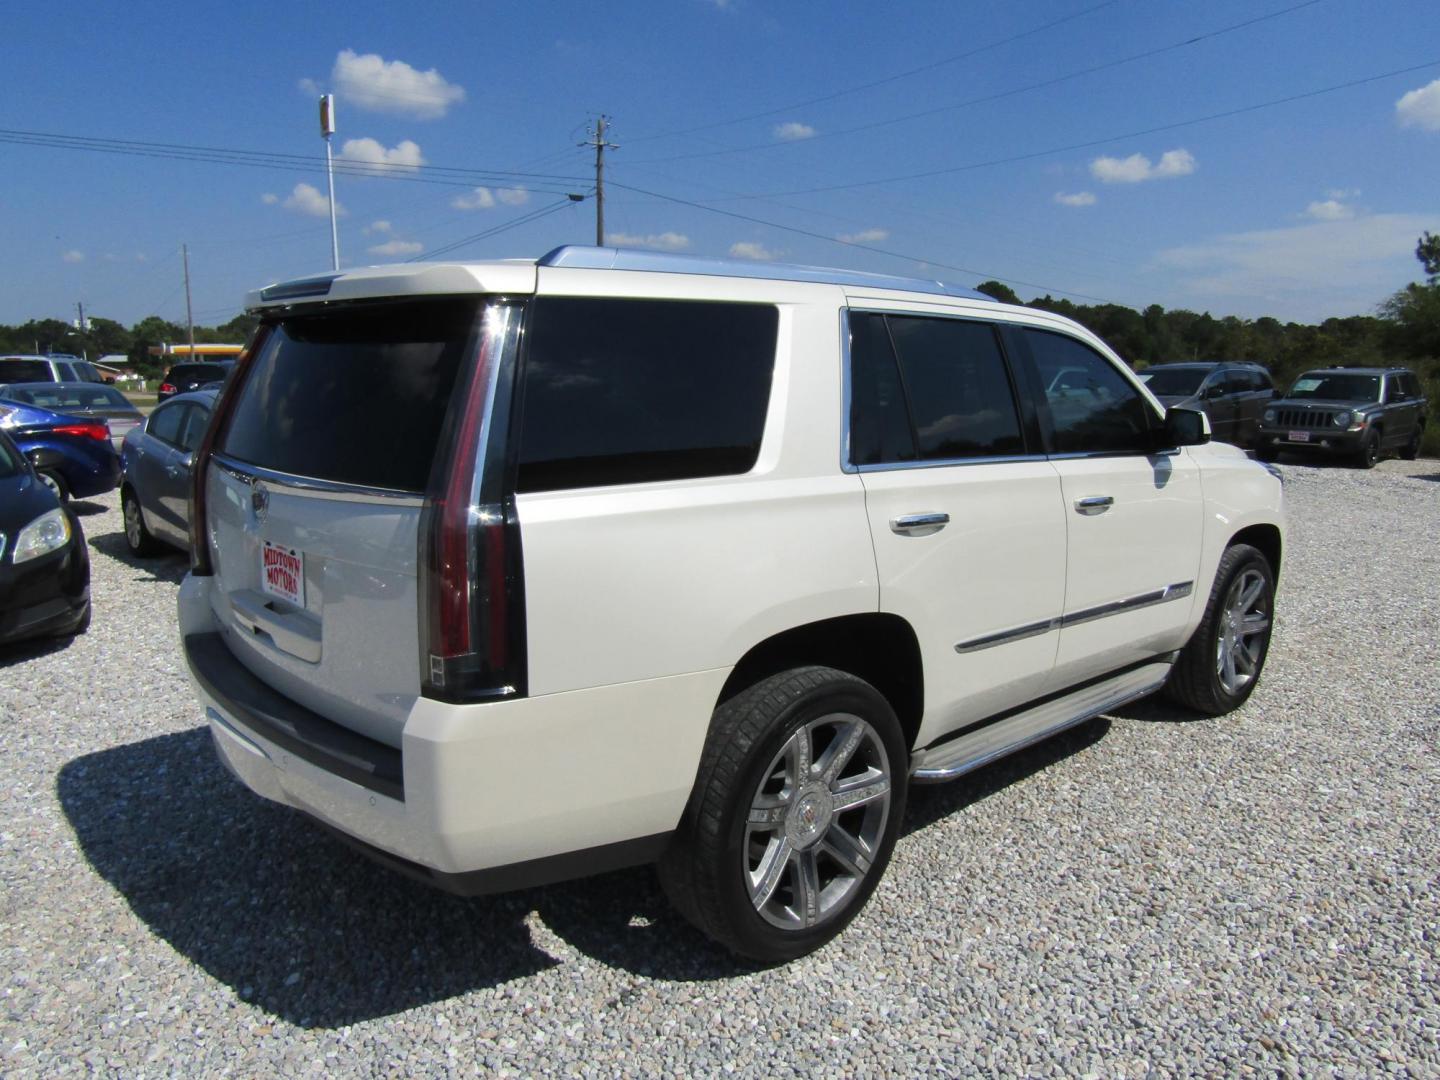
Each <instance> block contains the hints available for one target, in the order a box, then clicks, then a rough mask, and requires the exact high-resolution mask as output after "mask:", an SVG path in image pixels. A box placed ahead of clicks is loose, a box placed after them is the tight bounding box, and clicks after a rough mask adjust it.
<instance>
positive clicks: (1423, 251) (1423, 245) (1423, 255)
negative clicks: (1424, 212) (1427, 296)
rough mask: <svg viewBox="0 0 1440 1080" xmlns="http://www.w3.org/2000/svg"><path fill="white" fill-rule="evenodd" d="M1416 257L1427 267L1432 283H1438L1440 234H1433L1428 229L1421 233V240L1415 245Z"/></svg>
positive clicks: (1426, 271)
mask: <svg viewBox="0 0 1440 1080" xmlns="http://www.w3.org/2000/svg"><path fill="white" fill-rule="evenodd" d="M1415 258H1417V259H1419V260H1420V265H1421V266H1423V267H1425V273H1426V274H1428V275H1429V276H1430V284H1431V285H1434V284H1436V281H1437V279H1440V236H1431V235H1430V232H1429V230H1428V229H1427V230H1426V231H1425V232H1423V233H1421V234H1420V242H1419V243H1418V244H1416V245H1415Z"/></svg>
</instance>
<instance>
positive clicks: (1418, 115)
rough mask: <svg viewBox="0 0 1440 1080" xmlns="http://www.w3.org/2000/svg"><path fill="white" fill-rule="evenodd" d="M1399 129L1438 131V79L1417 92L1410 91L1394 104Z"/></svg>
mask: <svg viewBox="0 0 1440 1080" xmlns="http://www.w3.org/2000/svg"><path fill="white" fill-rule="evenodd" d="M1395 115H1396V116H1397V117H1399V119H1400V126H1401V127H1419V128H1424V129H1425V130H1426V131H1440V79H1436V80H1435V81H1434V82H1432V83H1430V84H1429V85H1428V86H1422V87H1420V89H1419V90H1411V91H1410V92H1409V93H1408V94H1405V95H1404V96H1403V97H1401V98H1400V100H1399V101H1397V102H1395Z"/></svg>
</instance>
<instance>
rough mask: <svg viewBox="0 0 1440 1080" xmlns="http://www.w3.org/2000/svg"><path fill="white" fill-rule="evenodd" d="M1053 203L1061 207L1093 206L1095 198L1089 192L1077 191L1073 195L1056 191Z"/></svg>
mask: <svg viewBox="0 0 1440 1080" xmlns="http://www.w3.org/2000/svg"><path fill="white" fill-rule="evenodd" d="M1055 201H1056V202H1057V203H1059V204H1060V205H1061V206H1094V205H1095V196H1094V194H1093V193H1091V192H1089V191H1077V192H1075V193H1074V194H1073V195H1071V194H1066V193H1065V192H1063V191H1057V192H1056V193H1055Z"/></svg>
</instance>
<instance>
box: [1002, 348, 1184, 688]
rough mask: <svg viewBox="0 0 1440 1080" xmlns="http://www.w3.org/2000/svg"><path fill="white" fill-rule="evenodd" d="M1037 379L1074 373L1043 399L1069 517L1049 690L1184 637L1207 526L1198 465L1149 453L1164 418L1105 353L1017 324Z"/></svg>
mask: <svg viewBox="0 0 1440 1080" xmlns="http://www.w3.org/2000/svg"><path fill="white" fill-rule="evenodd" d="M1018 336H1020V337H1022V338H1023V340H1024V343H1025V345H1026V346H1028V353H1029V357H1030V360H1031V362H1032V363H1033V364H1034V366H1035V369H1036V372H1035V382H1036V383H1037V384H1038V385H1039V386H1041V387H1048V386H1050V385H1052V384H1053V382H1054V380H1053V378H1052V377H1051V376H1053V374H1054V373H1055V372H1057V371H1059V370H1062V369H1066V368H1070V369H1074V368H1080V369H1082V370H1083V371H1084V372H1085V377H1084V378H1083V379H1082V380H1076V379H1074V378H1071V379H1070V380H1069V385H1068V387H1067V388H1066V389H1064V390H1058V391H1054V392H1049V393H1047V394H1046V395H1045V399H1044V404H1045V408H1044V409H1043V410H1042V412H1043V414H1044V416H1043V421H1042V422H1043V423H1044V425H1045V427H1046V429H1047V431H1048V435H1049V439H1050V446H1051V448H1052V450H1053V451H1054V453H1053V455H1052V458H1051V461H1052V464H1053V465H1054V467H1055V469H1056V471H1057V473H1058V474H1059V478H1060V486H1061V493H1062V500H1063V507H1064V510H1063V513H1064V517H1065V521H1066V534H1067V554H1066V579H1065V602H1064V614H1063V615H1062V616H1061V622H1062V626H1061V630H1060V640H1059V650H1058V653H1057V656H1056V660H1055V675H1054V679H1053V680H1052V685H1053V686H1055V687H1057V688H1058V687H1064V686H1071V685H1074V684H1076V683H1079V682H1083V681H1085V680H1087V679H1091V678H1095V677H1098V676H1101V675H1104V674H1107V673H1109V672H1111V671H1115V670H1117V669H1119V668H1122V667H1125V666H1127V665H1129V664H1133V663H1137V662H1140V661H1143V660H1145V659H1148V658H1151V657H1153V656H1155V655H1157V654H1161V653H1165V652H1169V651H1171V650H1173V649H1177V648H1179V647H1180V646H1181V645H1183V644H1184V633H1185V629H1186V627H1187V625H1188V621H1189V617H1190V612H1191V606H1192V604H1193V603H1194V602H1195V600H1196V598H1197V597H1198V598H1199V599H1200V600H1201V601H1202V602H1203V599H1204V597H1203V595H1201V594H1203V593H1206V592H1207V591H1208V583H1206V584H1204V585H1202V583H1200V582H1197V581H1196V573H1197V571H1198V568H1199V564H1200V546H1201V535H1202V533H1203V531H1204V520H1203V516H1202V515H1203V499H1202V497H1201V491H1200V477H1199V470H1198V468H1197V467H1196V465H1195V463H1194V462H1193V461H1192V460H1191V458H1190V457H1189V455H1188V453H1187V452H1186V451H1184V450H1169V451H1156V450H1155V449H1154V436H1153V435H1152V431H1153V430H1155V428H1156V427H1158V425H1159V424H1160V417H1159V416H1158V415H1157V414H1156V413H1155V410H1154V409H1153V408H1152V407H1151V405H1150V404H1149V402H1147V401H1146V400H1145V398H1144V396H1143V395H1142V394H1141V393H1140V391H1139V390H1138V389H1136V387H1135V386H1134V385H1133V384H1132V382H1131V381H1130V380H1129V379H1127V378H1126V377H1125V376H1124V375H1123V374H1122V373H1121V371H1120V369H1119V368H1118V366H1117V365H1116V364H1115V363H1113V362H1112V361H1111V360H1110V359H1109V358H1107V357H1105V356H1103V355H1102V354H1101V353H1100V352H1098V351H1097V350H1095V349H1093V348H1092V347H1091V346H1090V345H1088V344H1086V343H1085V342H1082V341H1080V340H1079V339H1077V338H1073V337H1070V336H1069V335H1065V334H1059V333H1053V332H1051V331H1047V330H1037V329H1029V328H1027V329H1025V330H1023V331H1021V332H1020V334H1019V335H1018Z"/></svg>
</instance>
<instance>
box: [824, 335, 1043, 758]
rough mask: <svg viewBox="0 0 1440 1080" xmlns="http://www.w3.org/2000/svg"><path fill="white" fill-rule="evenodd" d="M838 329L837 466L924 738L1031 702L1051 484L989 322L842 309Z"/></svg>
mask: <svg viewBox="0 0 1440 1080" xmlns="http://www.w3.org/2000/svg"><path fill="white" fill-rule="evenodd" d="M850 330H851V341H850V364H851V369H850V380H851V381H850V388H851V413H850V446H849V455H850V466H851V467H852V468H854V469H856V470H858V471H859V472H860V475H861V479H862V480H863V482H864V484H865V505H866V511H867V514H868V516H869V522H870V536H871V541H872V543H873V544H874V547H875V559H876V564H877V567H878V571H879V578H880V607H881V610H882V611H886V612H893V613H894V614H897V615H899V616H901V617H902V618H904V619H906V620H907V621H908V622H909V623H910V625H911V626H913V627H914V629H915V633H916V636H917V638H918V639H919V642H920V649H921V654H922V659H923V663H924V669H925V698H926V701H925V706H926V708H925V713H926V716H925V723H924V727H923V728H922V730H921V732H920V737H919V742H920V743H921V744H924V743H927V742H931V741H933V740H934V739H935V738H937V737H939V736H941V735H943V734H945V733H947V732H949V731H953V730H955V729H957V728H959V727H963V726H964V725H966V724H968V723H971V722H974V721H977V720H981V719H984V718H985V717H987V716H990V715H992V714H994V713H997V712H999V711H1001V710H1004V709H1006V708H1010V707H1012V706H1014V705H1017V704H1019V703H1021V702H1024V701H1027V700H1029V699H1032V698H1035V697H1039V696H1040V695H1041V694H1042V693H1043V692H1044V689H1045V685H1046V682H1047V680H1048V678H1049V676H1050V672H1051V668H1052V667H1053V665H1054V662H1055V652H1056V647H1057V643H1058V640H1059V619H1058V616H1059V614H1060V611H1061V606H1062V604H1063V602H1064V594H1065V528H1066V522H1065V516H1064V511H1063V509H1062V503H1061V491H1060V478H1059V475H1058V473H1057V472H1056V469H1055V467H1054V466H1053V465H1052V464H1051V463H1050V462H1049V461H1047V460H1046V459H1045V456H1044V454H1043V453H1042V452H1041V448H1040V447H1038V446H1035V445H1032V443H1033V441H1034V440H1035V437H1036V430H1035V428H1034V426H1033V422H1027V419H1026V417H1025V416H1024V415H1023V414H1022V412H1021V410H1020V409H1019V408H1018V407H1017V400H1016V394H1015V389H1014V385H1013V380H1012V377H1011V372H1010V368H1009V365H1008V364H1007V362H1006V359H1005V356H1004V353H1003V351H1002V348H1001V345H1000V339H999V337H998V335H997V332H996V328H995V326H994V324H992V323H989V322H984V321H979V320H971V319H964V318H956V317H944V316H941V315H938V314H935V315H924V314H917V313H905V312H900V311H894V312H881V311H873V312H860V311H855V312H852V313H851V314H850ZM1061 381H1063V380H1061ZM1031 420H1032V421H1033V414H1032V417H1031Z"/></svg>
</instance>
